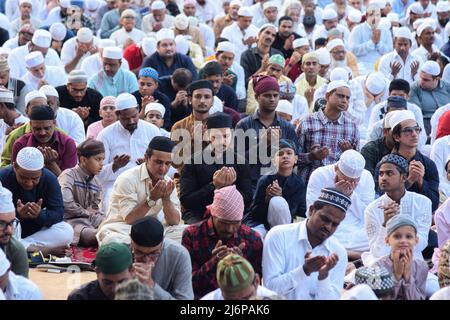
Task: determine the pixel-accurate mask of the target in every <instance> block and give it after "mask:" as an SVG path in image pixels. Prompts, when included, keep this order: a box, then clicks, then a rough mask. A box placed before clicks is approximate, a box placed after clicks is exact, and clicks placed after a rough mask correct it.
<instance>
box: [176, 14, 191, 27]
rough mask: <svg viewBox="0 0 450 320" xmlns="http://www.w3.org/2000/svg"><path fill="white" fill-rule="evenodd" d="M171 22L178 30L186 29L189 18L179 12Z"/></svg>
mask: <svg viewBox="0 0 450 320" xmlns="http://www.w3.org/2000/svg"><path fill="white" fill-rule="evenodd" d="M173 24H174V26H175V28H177V29H178V30H186V29H187V28H188V27H189V19H188V17H186V16H185V15H184V14H179V15H177V16H176V17H175V21H174V22H173Z"/></svg>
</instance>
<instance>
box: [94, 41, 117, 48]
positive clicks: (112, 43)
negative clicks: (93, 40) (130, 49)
mask: <svg viewBox="0 0 450 320" xmlns="http://www.w3.org/2000/svg"><path fill="white" fill-rule="evenodd" d="M115 46H116V42H115V41H114V40H112V39H101V40H100V42H99V44H98V47H99V48H100V49H104V48H108V47H115Z"/></svg>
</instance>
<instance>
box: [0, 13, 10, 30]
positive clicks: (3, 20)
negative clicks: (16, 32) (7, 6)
mask: <svg viewBox="0 0 450 320" xmlns="http://www.w3.org/2000/svg"><path fill="white" fill-rule="evenodd" d="M11 21H12V20H11ZM0 27H1V28H3V29H5V30H6V31H8V34H9V33H10V32H11V23H10V20H9V19H8V17H7V16H5V15H4V14H3V13H0Z"/></svg>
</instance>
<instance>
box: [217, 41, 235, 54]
mask: <svg viewBox="0 0 450 320" xmlns="http://www.w3.org/2000/svg"><path fill="white" fill-rule="evenodd" d="M235 50H236V48H235V47H234V44H233V43H231V42H230V41H222V42H219V44H218V45H217V52H222V51H223V52H231V53H234V52H235Z"/></svg>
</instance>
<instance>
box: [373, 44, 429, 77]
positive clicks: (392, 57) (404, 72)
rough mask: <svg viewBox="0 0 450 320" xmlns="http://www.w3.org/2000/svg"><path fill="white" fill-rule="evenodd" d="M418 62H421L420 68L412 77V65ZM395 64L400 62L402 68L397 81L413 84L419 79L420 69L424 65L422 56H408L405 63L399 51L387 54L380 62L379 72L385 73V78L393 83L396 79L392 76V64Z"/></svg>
mask: <svg viewBox="0 0 450 320" xmlns="http://www.w3.org/2000/svg"><path fill="white" fill-rule="evenodd" d="M416 61H417V62H419V68H418V69H417V73H416V75H415V76H414V77H412V75H411V64H412V63H413V62H416ZM393 62H398V63H400V64H401V66H402V67H401V69H400V71H399V72H398V74H397V75H396V77H395V79H403V80H406V81H408V82H409V83H413V82H414V81H416V80H418V79H419V69H420V65H421V64H422V63H423V61H422V58H421V57H420V56H417V55H414V54H408V57H407V58H406V61H405V62H404V63H403V59H402V58H401V57H400V56H399V55H398V53H397V51H395V50H394V51H393V52H390V53H387V54H385V55H384V56H383V57H382V58H381V60H380V64H379V65H378V71H379V72H381V73H383V74H384V76H385V77H386V78H387V79H389V80H391V81H392V80H393V79H394V77H393V76H392V74H391V63H393Z"/></svg>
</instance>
